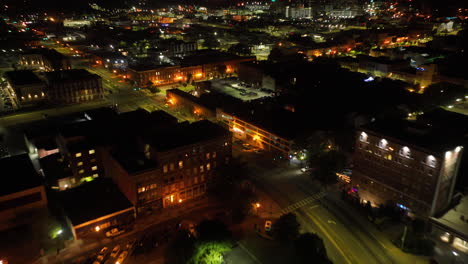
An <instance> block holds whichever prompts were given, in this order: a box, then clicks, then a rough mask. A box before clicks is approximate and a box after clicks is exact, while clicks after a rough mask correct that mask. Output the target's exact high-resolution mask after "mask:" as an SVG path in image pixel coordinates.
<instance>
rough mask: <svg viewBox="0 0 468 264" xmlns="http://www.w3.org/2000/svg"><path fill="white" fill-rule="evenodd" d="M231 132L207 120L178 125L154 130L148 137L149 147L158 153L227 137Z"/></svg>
mask: <svg viewBox="0 0 468 264" xmlns="http://www.w3.org/2000/svg"><path fill="white" fill-rule="evenodd" d="M230 134H231V132H229V130H227V129H225V128H223V127H222V126H220V125H218V124H215V123H212V122H210V121H208V120H201V121H198V122H194V123H188V122H184V123H179V124H177V125H176V126H174V127H170V128H168V129H161V130H156V131H155V132H154V133H152V134H150V135H148V137H147V139H148V140H149V141H150V145H151V146H152V147H153V148H155V150H156V151H158V152H163V151H168V150H171V149H175V148H178V147H182V146H187V145H191V144H195V143H198V142H203V141H207V140H211V139H215V138H218V137H223V136H228V135H230Z"/></svg>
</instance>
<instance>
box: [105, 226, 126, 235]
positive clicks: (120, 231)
mask: <svg viewBox="0 0 468 264" xmlns="http://www.w3.org/2000/svg"><path fill="white" fill-rule="evenodd" d="M123 233H125V230H124V229H118V228H112V229H111V230H110V231H107V232H106V237H115V236H118V235H121V234H123Z"/></svg>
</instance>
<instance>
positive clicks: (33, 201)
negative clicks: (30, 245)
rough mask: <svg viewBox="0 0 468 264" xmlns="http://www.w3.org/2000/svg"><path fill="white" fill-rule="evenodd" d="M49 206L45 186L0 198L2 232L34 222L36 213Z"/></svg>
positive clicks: (0, 228) (0, 226)
mask: <svg viewBox="0 0 468 264" xmlns="http://www.w3.org/2000/svg"><path fill="white" fill-rule="evenodd" d="M46 206H47V196H46V193H45V189H44V186H38V187H35V188H31V189H28V190H24V191H21V192H16V193H12V194H9V195H4V196H0V230H6V229H9V228H12V227H15V226H18V225H21V224H26V223H30V222H31V221H33V220H34V217H33V216H34V211H36V210H38V209H43V208H45V207H46Z"/></svg>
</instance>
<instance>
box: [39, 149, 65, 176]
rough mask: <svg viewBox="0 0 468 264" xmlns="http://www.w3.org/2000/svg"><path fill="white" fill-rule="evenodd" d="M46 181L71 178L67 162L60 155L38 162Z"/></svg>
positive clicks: (53, 155)
mask: <svg viewBox="0 0 468 264" xmlns="http://www.w3.org/2000/svg"><path fill="white" fill-rule="evenodd" d="M39 162H40V164H41V168H42V170H43V172H44V175H45V177H46V179H47V180H49V181H55V180H59V179H63V178H67V177H70V176H73V173H72V171H71V168H70V167H69V166H68V161H67V160H66V159H65V158H64V157H63V156H62V154H60V153H55V154H52V155H49V156H46V157H44V158H42V159H40V160H39Z"/></svg>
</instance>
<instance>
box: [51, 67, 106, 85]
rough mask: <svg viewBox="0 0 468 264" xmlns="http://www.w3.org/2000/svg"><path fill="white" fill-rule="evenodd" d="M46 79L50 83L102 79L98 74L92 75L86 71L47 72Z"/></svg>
mask: <svg viewBox="0 0 468 264" xmlns="http://www.w3.org/2000/svg"><path fill="white" fill-rule="evenodd" d="M44 74H45V77H46V79H47V81H49V82H58V81H77V80H82V79H95V78H101V76H99V75H97V74H93V73H90V72H89V71H87V70H85V69H72V70H63V71H53V72H45V73H44Z"/></svg>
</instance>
